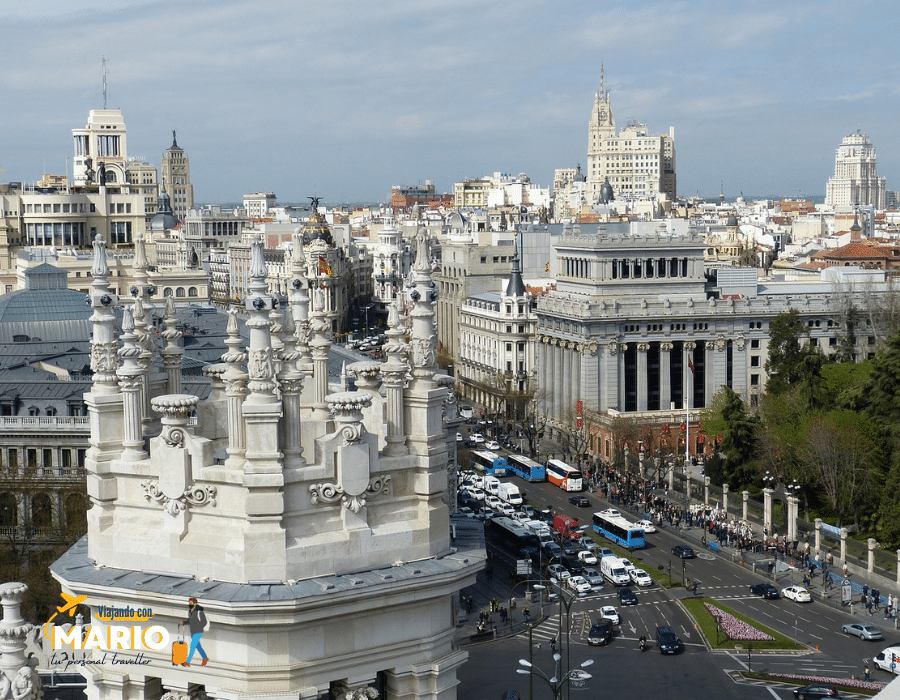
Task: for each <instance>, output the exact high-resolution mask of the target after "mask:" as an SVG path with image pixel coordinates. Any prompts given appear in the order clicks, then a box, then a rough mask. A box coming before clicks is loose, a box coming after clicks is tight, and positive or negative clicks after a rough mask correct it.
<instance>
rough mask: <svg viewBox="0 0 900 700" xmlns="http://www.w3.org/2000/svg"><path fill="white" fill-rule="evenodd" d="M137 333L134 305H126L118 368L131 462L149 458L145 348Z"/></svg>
mask: <svg viewBox="0 0 900 700" xmlns="http://www.w3.org/2000/svg"><path fill="white" fill-rule="evenodd" d="M136 340H137V335H136V334H135V332H134V317H133V316H132V314H131V309H130V308H129V307H127V306H126V307H125V309H124V311H123V312H122V347H121V349H120V350H119V357H120V358H121V359H122V366H121V367H119V369H118V372H117V374H118V376H119V388H120V389H121V391H122V397H123V401H122V404H123V411H124V415H125V420H124V427H123V431H124V435H123V437H122V447H124V448H125V449H124V451H123V452H122V459H124V460H126V461H128V462H139V461H141V460H143V459H146V458H147V453H146V452H145V451H144V437H143V434H142V423H141V418H142V414H141V409H142V408H143V407H142V405H141V389H142V388H143V385H144V384H143V379H142V377H143V374H144V371H143V369H142V368H141V366H140V357H141V348H139V347H138V346H137V345H136V344H135V341H136Z"/></svg>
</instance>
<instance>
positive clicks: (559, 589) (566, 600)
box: [545, 577, 576, 697]
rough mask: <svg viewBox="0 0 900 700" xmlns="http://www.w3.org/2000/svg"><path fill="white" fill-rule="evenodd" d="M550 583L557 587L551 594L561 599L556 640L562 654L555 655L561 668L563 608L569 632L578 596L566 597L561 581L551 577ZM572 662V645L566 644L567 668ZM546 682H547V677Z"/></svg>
mask: <svg viewBox="0 0 900 700" xmlns="http://www.w3.org/2000/svg"><path fill="white" fill-rule="evenodd" d="M550 583H552V584H553V585H554V586H556V591H557V592H556V593H553V594H551V596H553V595H555V596H558V597H559V633H558V634H557V635H556V638H557V640H558V642H559V651H560V654H556V655H554V658H556V660H557V667H559V660H560V658H561V653H562V644H563V633H562V611H563V606H565V608H566V630H567V631H568V630H570V629H572V621H571V612H572V603H574V602H575V598H576V596H572V597H571V598H568V597H566V596H565V595H564V592H563V587H562V586H561V585H560V583H559V581H558V580H556V579H555V578H553V577H551V578H550ZM566 638H567V639H568V634H567V635H566ZM571 661H572V649H571V645H569V644H566V668H569V667H571ZM557 675H559V668H557ZM569 678H570V675H569V674H568V673H567V674H566V676H565V679H564V680H565V682H566V685H567V687H568V682H569ZM545 680H547V679H546V677H545ZM560 683H562V681H560ZM566 695H568V693H566ZM556 697H559V696H556Z"/></svg>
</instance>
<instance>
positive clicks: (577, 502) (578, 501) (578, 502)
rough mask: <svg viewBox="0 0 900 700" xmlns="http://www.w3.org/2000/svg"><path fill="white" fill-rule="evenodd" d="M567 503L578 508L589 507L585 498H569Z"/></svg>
mask: <svg viewBox="0 0 900 700" xmlns="http://www.w3.org/2000/svg"><path fill="white" fill-rule="evenodd" d="M569 503H571V504H572V505H573V506H578V507H579V508H590V507H591V502H590V501H589V500H588V499H587V498H586V497H585V496H569Z"/></svg>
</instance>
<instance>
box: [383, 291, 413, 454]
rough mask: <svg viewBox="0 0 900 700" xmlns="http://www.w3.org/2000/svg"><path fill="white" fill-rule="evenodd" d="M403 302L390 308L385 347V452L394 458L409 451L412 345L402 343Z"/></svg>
mask: <svg viewBox="0 0 900 700" xmlns="http://www.w3.org/2000/svg"><path fill="white" fill-rule="evenodd" d="M399 305H400V299H399V297H397V298H395V299H394V300H393V302H391V305H390V307H389V309H388V331H387V333H386V334H385V335H387V338H388V341H387V344H386V345H385V346H384V352H385V355H387V361H386V362H385V363H384V364H383V365H382V367H381V376H382V383H383V384H384V386H385V391H386V398H387V416H386V418H387V434H386V436H385V441H386V443H387V444H386V445H385V448H384V452H385V454H387V455H390V456H391V457H395V456H398V455H404V454H406V453H407V449H406V429H405V422H404V418H403V389H404V388H405V387H406V383H407V381H408V378H409V364H407V359H406V356H407V352H408V350H409V346H408V345H407V344H406V343H405V342H403V339H404V336H405V335H406V331H405V330H403V328H401V327H400V309H399Z"/></svg>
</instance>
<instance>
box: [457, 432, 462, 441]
mask: <svg viewBox="0 0 900 700" xmlns="http://www.w3.org/2000/svg"><path fill="white" fill-rule="evenodd" d="M456 441H457V442H462V441H463V436H462V433H457V434H456Z"/></svg>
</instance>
